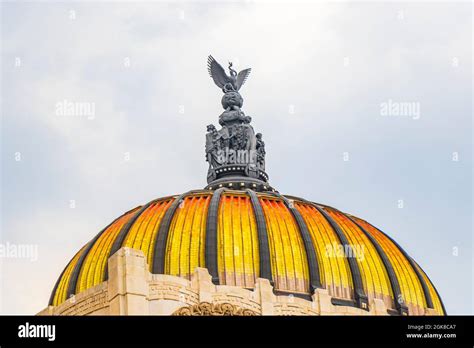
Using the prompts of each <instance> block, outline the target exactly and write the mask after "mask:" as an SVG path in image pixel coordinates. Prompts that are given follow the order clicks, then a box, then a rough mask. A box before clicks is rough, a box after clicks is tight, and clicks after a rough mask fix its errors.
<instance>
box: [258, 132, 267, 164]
mask: <svg viewBox="0 0 474 348" xmlns="http://www.w3.org/2000/svg"><path fill="white" fill-rule="evenodd" d="M256 138H257V165H258V167H259V168H260V169H261V170H263V171H264V170H265V142H264V141H263V140H262V133H257V135H256Z"/></svg>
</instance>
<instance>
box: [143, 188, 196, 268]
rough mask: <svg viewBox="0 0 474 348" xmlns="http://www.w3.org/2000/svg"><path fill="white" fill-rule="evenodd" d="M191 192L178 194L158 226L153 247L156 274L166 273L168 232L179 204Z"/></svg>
mask: <svg viewBox="0 0 474 348" xmlns="http://www.w3.org/2000/svg"><path fill="white" fill-rule="evenodd" d="M189 193H191V191H189V192H186V193H183V194H181V195H179V196H177V197H176V199H175V200H174V202H173V203H171V206H170V207H169V208H168V210H166V213H165V215H164V216H163V219H162V220H161V222H160V226H159V227H158V232H157V236H156V239H155V245H154V248H153V267H152V273H154V274H164V273H165V260H166V244H167V242H168V234H169V230H170V226H171V222H172V221H173V217H174V214H175V213H176V209H178V206H179V204H180V203H181V202H182V200H183V199H184V198H185V197H186V195H188V194H189ZM160 251H161V255H160Z"/></svg>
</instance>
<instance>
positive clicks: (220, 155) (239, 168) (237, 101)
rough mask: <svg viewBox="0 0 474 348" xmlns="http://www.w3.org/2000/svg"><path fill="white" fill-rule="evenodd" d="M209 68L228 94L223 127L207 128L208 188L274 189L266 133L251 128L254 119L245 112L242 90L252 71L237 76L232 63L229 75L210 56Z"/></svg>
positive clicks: (221, 121)
mask: <svg viewBox="0 0 474 348" xmlns="http://www.w3.org/2000/svg"><path fill="white" fill-rule="evenodd" d="M207 66H208V71H209V74H210V75H211V77H212V79H213V80H214V82H215V84H216V85H217V86H218V87H219V88H222V91H223V92H224V95H223V96H222V107H223V108H224V112H223V113H222V114H221V115H220V116H219V124H220V125H221V126H222V128H221V129H219V130H217V128H216V127H215V126H214V125H212V124H211V125H208V126H207V134H206V161H207V162H209V170H208V174H207V182H208V183H209V185H208V187H211V188H212V187H216V185H217V187H219V186H223V185H226V184H227V185H229V186H231V185H234V184H237V185H238V187H240V188H242V189H244V188H252V189H262V190H269V189H271V187H270V186H269V185H268V184H267V181H268V175H267V174H266V173H265V143H264V142H263V140H262V134H261V133H258V134H255V132H254V129H253V127H252V126H251V125H250V122H251V121H252V118H251V117H250V116H247V115H245V113H244V112H243V111H242V109H241V108H242V105H243V98H242V96H241V95H240V93H239V89H240V87H242V85H243V84H244V82H245V81H246V79H247V77H248V75H249V74H250V69H245V70H242V71H241V72H239V73H237V71H236V70H234V69H233V67H232V66H233V64H232V62H229V75H227V74H226V73H225V71H224V68H222V66H221V65H220V64H219V63H217V61H216V60H215V59H214V58H213V57H212V56H209V58H208V60H207ZM232 187H233V186H232Z"/></svg>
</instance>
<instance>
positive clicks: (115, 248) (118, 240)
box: [104, 201, 155, 280]
mask: <svg viewBox="0 0 474 348" xmlns="http://www.w3.org/2000/svg"><path fill="white" fill-rule="evenodd" d="M153 203H155V201H151V202H149V203H147V204H145V205H144V206H142V207H141V208H140V209H139V210H138V211H137V212H136V213H135V215H134V216H132V218H130V219H129V220H128V221H127V222H126V223H125V225H123V226H122V228H121V229H120V232H119V233H118V235H117V237H116V238H115V240H114V243H113V244H112V248H111V249H110V252H109V256H108V257H107V260H108V259H109V258H110V257H111V256H112V255H113V254H115V253H116V252H117V251H118V250H119V249H120V248H121V247H122V244H123V241H124V240H125V238H126V237H127V234H128V232H129V231H130V229H131V228H132V226H133V224H134V223H135V222H136V221H137V219H138V218H139V217H140V215H142V213H143V212H144V211H145V210H147V209H148V207H149V206H151V205H152V204H153ZM104 279H105V280H107V279H109V270H108V267H105V269H104Z"/></svg>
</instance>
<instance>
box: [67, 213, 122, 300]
mask: <svg viewBox="0 0 474 348" xmlns="http://www.w3.org/2000/svg"><path fill="white" fill-rule="evenodd" d="M127 213H128V212H127ZM127 213H124V214H122V215H120V216H119V217H118V218H116V219H115V220H113V221H112V222H111V223H110V224H108V225H107V226H106V227H105V228H103V229H102V231H100V232H99V233H98V234H97V235H96V236H95V237H94V238H93V239H92V240H91V241H89V244H88V245H87V247H86V249H85V250H84V252H83V253H82V255H81V256H80V257H79V260H77V263H76V266H74V270H73V271H72V274H71V277H70V278H69V283H68V287H67V293H66V299H68V298H69V297H71V296H72V295H75V294H76V286H77V281H78V280H79V275H80V273H81V268H82V265H83V263H84V260H85V259H86V257H87V255H88V254H89V251H91V249H92V247H93V246H94V244H95V242H96V241H97V240H98V239H99V238H100V236H101V235H102V234H103V233H104V232H105V231H107V229H108V228H109V227H110V226H112V225H113V224H114V223H115V222H116V221H118V220H119V219H120V218H121V217H123V216H124V215H126V214H127Z"/></svg>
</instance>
